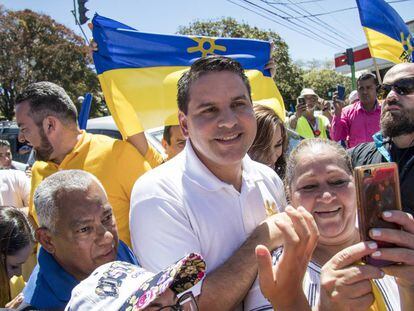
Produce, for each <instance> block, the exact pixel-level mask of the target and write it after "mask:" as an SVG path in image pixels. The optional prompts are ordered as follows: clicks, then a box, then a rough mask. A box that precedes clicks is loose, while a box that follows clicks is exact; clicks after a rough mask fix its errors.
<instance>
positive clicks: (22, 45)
mask: <svg viewBox="0 0 414 311" xmlns="http://www.w3.org/2000/svg"><path fill="white" fill-rule="evenodd" d="M0 42H1V45H0V85H1V88H2V89H1V93H0V113H1V114H2V115H3V116H4V117H5V118H7V119H12V118H13V115H14V113H13V107H14V103H15V98H16V96H17V95H18V94H19V93H20V92H21V91H22V89H24V88H25V87H26V86H27V85H28V84H30V83H33V82H38V81H50V82H54V83H56V84H59V85H60V86H62V87H63V88H64V89H65V90H66V91H67V92H68V94H69V96H70V97H71V98H72V100H73V101H74V103H76V104H77V105H78V108H79V103H78V102H77V98H78V97H79V96H81V95H84V94H85V92H88V91H89V92H92V93H93V95H94V101H93V104H92V108H91V115H96V114H99V112H100V111H99V110H100V109H102V105H101V102H102V99H101V98H102V97H101V96H100V95H99V83H98V79H97V77H96V74H95V72H94V71H93V70H92V68H91V64H92V59H91V58H90V56H89V53H88V47H87V46H86V45H85V42H84V41H83V40H82V38H80V37H79V36H77V35H76V34H75V33H74V32H73V31H72V30H70V29H68V28H67V27H65V26H64V25H61V24H59V23H57V22H56V21H54V20H53V19H52V18H50V17H49V16H47V15H44V14H38V13H35V12H33V11H30V10H24V11H8V10H4V8H2V7H1V6H0Z"/></svg>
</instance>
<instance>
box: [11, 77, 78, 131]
mask: <svg viewBox="0 0 414 311" xmlns="http://www.w3.org/2000/svg"><path fill="white" fill-rule="evenodd" d="M25 101H27V102H29V105H30V114H31V116H32V118H33V120H34V122H35V123H36V125H37V126H41V124H42V122H43V120H44V118H46V117H47V116H54V117H56V118H58V119H59V120H60V121H62V123H64V124H68V123H73V122H75V123H76V122H77V118H78V112H77V110H76V106H75V104H74V103H73V102H72V100H71V99H70V97H69V95H68V94H67V93H66V92H65V90H64V89H63V88H62V87H60V86H58V85H56V84H54V83H52V82H47V81H43V82H37V83H32V84H30V85H29V86H28V87H27V88H26V89H25V90H24V91H23V92H22V93H21V94H20V95H19V96H17V99H16V106H17V105H19V104H21V103H22V102H25Z"/></svg>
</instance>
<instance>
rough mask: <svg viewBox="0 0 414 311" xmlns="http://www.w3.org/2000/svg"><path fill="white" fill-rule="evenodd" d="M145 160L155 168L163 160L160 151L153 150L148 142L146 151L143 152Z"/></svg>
mask: <svg viewBox="0 0 414 311" xmlns="http://www.w3.org/2000/svg"><path fill="white" fill-rule="evenodd" d="M145 160H146V161H148V163H149V164H150V165H151V167H152V168H155V167H157V166H159V165H161V164H163V163H164V162H165V160H164V158H163V157H162V155H161V153H159V152H158V151H157V150H155V148H154V147H152V146H151V145H150V144H148V151H147V153H146V154H145Z"/></svg>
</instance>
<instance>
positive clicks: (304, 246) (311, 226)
mask: <svg viewBox="0 0 414 311" xmlns="http://www.w3.org/2000/svg"><path fill="white" fill-rule="evenodd" d="M286 214H287V215H288V216H289V221H285V222H277V226H278V228H279V229H280V231H281V233H282V235H283V253H282V256H281V258H280V260H279V261H278V262H277V264H276V265H275V266H273V267H272V259H271V256H270V253H269V250H268V249H267V248H266V247H265V246H263V245H259V246H257V247H256V258H257V263H258V269H259V283H260V289H261V291H262V293H263V295H264V297H265V298H266V299H267V300H269V301H270V302H271V303H272V306H273V309H274V310H278V311H283V310H310V306H309V303H308V301H307V299H306V296H305V294H304V292H303V289H302V280H303V277H304V275H305V272H306V269H307V267H308V263H309V261H310V259H311V257H312V253H313V251H314V249H315V247H316V243H317V241H318V236H319V232H318V228H317V226H316V223H315V221H314V219H313V217H312V215H311V214H310V213H308V212H306V210H305V209H304V208H303V207H299V208H298V210H295V209H293V208H292V207H287V208H286ZM295 218H296V219H298V220H299V221H295V220H294V219H295Z"/></svg>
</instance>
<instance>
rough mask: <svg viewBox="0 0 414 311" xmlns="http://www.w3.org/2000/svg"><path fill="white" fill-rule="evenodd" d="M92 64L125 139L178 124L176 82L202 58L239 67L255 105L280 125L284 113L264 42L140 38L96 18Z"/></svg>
mask: <svg viewBox="0 0 414 311" xmlns="http://www.w3.org/2000/svg"><path fill="white" fill-rule="evenodd" d="M92 22H93V38H94V40H95V41H96V42H97V44H98V51H97V52H94V55H93V59H94V62H95V67H96V70H97V72H98V77H99V81H100V83H101V86H102V90H103V92H104V95H105V100H106V103H107V105H108V107H109V110H110V111H111V113H112V116H113V118H114V120H115V122H116V124H117V126H118V128H119V130H120V131H121V133H122V136H123V137H124V138H126V137H129V136H132V135H134V134H137V133H139V132H142V131H143V130H145V129H149V128H153V127H157V126H161V125H173V124H178V118H177V111H178V107H177V82H178V79H179V78H180V77H181V75H182V74H183V72H185V71H186V70H188V68H189V66H191V64H192V63H193V62H194V61H195V60H197V59H198V58H200V57H203V56H207V55H211V54H219V55H226V56H228V57H232V58H234V59H236V60H237V61H239V62H240V63H241V65H242V66H243V68H244V69H246V75H247V76H248V78H249V80H250V84H251V88H252V99H253V101H260V102H261V103H264V104H268V105H269V106H272V108H274V109H275V110H276V112H277V113H278V115H279V116H280V117H281V118H282V119H284V117H285V107H284V104H283V99H282V97H281V95H280V93H279V90H278V89H277V87H276V85H275V83H274V81H273V79H272V78H271V77H270V72H269V71H268V70H265V69H264V68H265V65H266V63H267V62H268V61H269V55H270V43H269V42H266V41H258V40H248V39H233V38H210V37H197V36H178V35H162V34H151V33H143V32H139V31H137V30H135V29H133V28H131V27H129V26H126V25H124V24H121V23H119V22H117V21H114V20H111V19H109V18H105V17H102V16H99V15H97V14H96V15H95V17H94V18H93V21H92Z"/></svg>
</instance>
